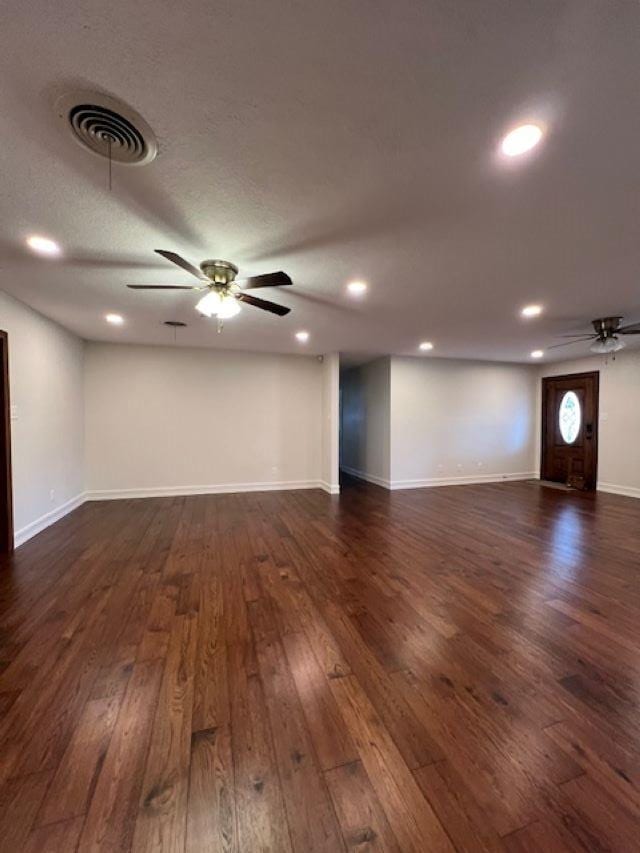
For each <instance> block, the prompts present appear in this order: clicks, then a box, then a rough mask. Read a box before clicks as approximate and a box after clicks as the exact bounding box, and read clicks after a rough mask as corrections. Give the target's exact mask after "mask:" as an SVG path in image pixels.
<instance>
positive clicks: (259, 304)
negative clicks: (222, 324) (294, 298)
mask: <svg viewBox="0 0 640 853" xmlns="http://www.w3.org/2000/svg"><path fill="white" fill-rule="evenodd" d="M236 299H239V300H240V302H246V303H247V305H253V307H254V308H262V310H263V311H270V312H271V313H272V314H277V315H278V316H279V317H284V315H285V314H288V313H289V311H291V308H285V306H284V305H276V303H275V302H267V300H266V299H258V298H257V297H256V296H249V294H248V293H238V294H237V296H236Z"/></svg>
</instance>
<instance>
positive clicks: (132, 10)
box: [0, 0, 640, 361]
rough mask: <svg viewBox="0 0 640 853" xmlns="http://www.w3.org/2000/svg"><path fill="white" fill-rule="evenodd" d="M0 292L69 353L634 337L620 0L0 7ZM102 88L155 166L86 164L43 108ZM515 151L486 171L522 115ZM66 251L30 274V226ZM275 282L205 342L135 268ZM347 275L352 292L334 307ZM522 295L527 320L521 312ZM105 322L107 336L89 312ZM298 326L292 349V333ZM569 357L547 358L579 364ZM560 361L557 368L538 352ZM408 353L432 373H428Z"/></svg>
mask: <svg viewBox="0 0 640 853" xmlns="http://www.w3.org/2000/svg"><path fill="white" fill-rule="evenodd" d="M3 11H4V14H3V26H2V30H1V33H0V74H1V75H2V80H3V86H2V89H1V93H0V129H1V133H2V149H3V150H2V155H3V164H2V165H3V186H2V193H1V194H0V211H1V212H0V288H2V289H3V290H6V291H7V292H8V293H11V294H13V295H14V296H16V297H18V298H19V299H22V300H23V301H24V302H26V303H28V304H29V305H32V306H33V307H34V308H36V309H38V310H39V311H41V312H42V313H44V314H46V315H47V316H49V317H52V318H53V319H55V320H57V321H58V322H60V323H61V324H63V325H64V326H66V327H67V328H69V329H71V330H72V331H74V332H76V333H78V334H79V335H81V336H82V337H84V338H88V339H97V340H113V341H125V342H140V343H169V342H171V341H173V332H172V331H171V330H170V329H167V328H166V327H164V326H163V325H162V322H163V321H164V320H182V321H185V322H187V323H188V324H189V325H188V327H187V328H186V329H184V330H180V331H179V333H178V341H179V342H180V343H183V344H186V345H197V346H214V347H224V348H242V349H250V350H259V351H276V352H300V351H301V350H302V351H305V352H313V353H321V352H330V351H337V350H340V351H349V352H351V353H393V354H405V355H406V354H410V355H414V354H417V349H416V348H417V344H418V343H419V342H420V341H421V340H425V339H428V340H431V341H433V343H434V344H435V348H434V350H433V355H437V356H448V357H463V358H482V359H499V360H510V361H526V360H527V359H528V358H529V353H530V351H531V350H532V349H537V348H544V347H546V346H548V345H550V344H552V343H554V342H557V337H556V336H557V335H558V334H561V333H567V332H572V331H575V330H578V331H580V330H582V329H583V328H588V326H589V321H590V320H591V319H592V318H593V317H599V316H603V315H608V314H623V315H624V316H625V320H626V321H628V322H630V321H634V320H640V286H639V276H638V272H639V269H640V239H639V236H640V235H639V233H638V232H639V228H640V192H638V186H637V182H638V174H639V170H638V150H639V143H640V63H639V62H638V55H639V50H640V6H639V5H638V3H637V2H635V0H634V2H625V0H619V2H615V3H605V2H602V0H536V2H535V3H534V2H530V0H484V2H482V3H479V2H475V0H396V2H394V3H389V2H385V0H346V2H345V0H322V2H316V3H312V2H307V3H304V2H303V3H291V2H286V0H272V2H269V3H259V2H255V0H253V2H246V0H232V2H216V3H213V4H212V3H211V2H207V1H206V0H198V1H197V2H195V0H191V2H189V0H187V2H185V3H183V4H180V6H179V7H178V6H176V5H175V4H174V3H164V2H158V0H153V2H152V0H138V2H136V3H131V2H130V0H111V2H109V3H105V2H104V0H89V2H86V3H83V4H78V3H76V2H72V0H58V2H56V3H49V4H45V3H42V2H37V3H36V2H34V0H19V1H18V0H8V2H6V3H5V4H4V6H3ZM78 88H80V89H91V90H99V91H102V92H105V93H108V94H111V95H113V96H115V97H117V98H120V99H122V100H124V101H126V102H127V103H129V104H130V105H131V106H132V107H133V108H134V109H136V110H137V111H138V112H139V113H140V114H141V115H142V116H143V117H144V119H145V120H146V121H147V122H148V123H149V125H150V126H151V127H152V128H153V129H154V131H155V134H156V136H157V138H158V142H159V151H160V153H159V156H158V158H157V159H156V160H155V161H154V162H153V163H151V164H150V165H147V166H145V167H141V168H131V167H129V168H127V167H120V168H118V167H117V166H116V167H114V174H113V187H112V190H111V191H109V190H108V188H107V170H106V163H105V161H104V160H101V159H100V158H98V157H95V156H94V155H91V154H90V153H87V152H85V151H83V150H82V149H81V148H80V147H79V146H78V145H76V144H75V143H74V142H73V140H72V139H71V137H70V136H69V135H68V134H67V133H66V132H65V131H64V129H63V127H62V125H61V123H60V122H59V120H58V119H57V117H56V115H55V111H54V108H53V105H54V103H55V101H56V99H57V98H58V97H59V96H60V95H61V94H64V93H66V92H68V91H70V90H74V89H78ZM527 120H534V121H537V122H542V123H543V124H545V125H546V126H547V128H548V133H547V136H546V138H545V140H544V142H543V144H542V145H541V146H540V147H539V148H538V149H536V150H535V152H533V153H532V154H530V155H526V156H525V157H523V158H521V159H514V160H511V161H506V160H505V159H504V158H501V157H499V156H497V153H496V152H497V149H498V144H499V141H500V139H501V137H502V135H503V134H504V133H505V132H506V131H507V130H509V129H510V128H511V127H513V126H514V125H517V124H520V123H522V122H523V121H527ZM31 233H38V234H44V235H46V236H49V237H52V238H54V239H56V240H58V241H59V242H60V243H61V245H62V246H63V248H64V256H63V257H62V258H60V259H56V260H46V259H43V258H38V257H34V256H33V255H30V254H28V253H27V251H26V250H25V248H24V239H25V237H26V236H27V235H28V234H31ZM155 248H163V249H170V250H174V251H177V252H179V253H181V254H182V255H184V256H185V257H187V258H188V259H190V260H192V261H194V262H196V263H197V262H198V261H200V260H202V259H203V258H205V257H222V258H226V259H228V260H231V261H234V262H235V263H236V264H237V265H238V266H239V267H240V273H241V275H243V274H247V275H252V274H257V273H261V272H269V271H272V270H277V269H283V270H285V271H287V272H288V273H289V274H290V275H291V276H292V278H293V279H294V282H295V286H294V287H292V288H289V289H288V290H287V291H286V292H285V291H284V289H283V290H268V291H267V290H263V291H262V292H261V294H260V295H261V296H264V297H266V298H267V299H272V300H274V301H278V302H282V303H284V304H286V305H289V306H290V307H291V308H292V309H293V310H292V312H291V314H289V315H288V316H287V317H286V318H283V319H281V318H277V317H273V316H271V315H268V314H263V313H262V312H260V311H257V310H255V309H251V308H249V307H245V308H244V309H243V311H242V313H241V315H240V316H239V317H237V318H235V319H234V320H231V321H228V323H227V324H225V327H224V331H223V332H222V334H220V335H219V334H217V333H216V326H215V323H212V322H211V321H206V320H204V319H201V318H199V317H198V315H197V314H196V313H195V311H194V310H193V305H194V303H195V301H196V299H195V297H194V296H193V295H190V294H188V293H186V294H185V293H181V292H179V291H178V292H173V293H171V292H169V293H145V292H135V291H130V290H127V289H126V288H125V284H126V283H137V284H145V283H188V282H189V277H188V275H187V274H186V273H182V272H181V271H180V270H178V269H174V268H172V267H171V265H170V264H168V263H167V262H166V261H163V260H162V259H161V258H158V257H157V256H155V255H154V254H153V250H154V249H155ZM353 278H361V279H365V280H366V281H367V282H368V284H369V290H368V293H367V295H366V297H365V298H363V299H360V300H354V299H353V298H350V297H348V296H347V295H346V293H345V285H346V283H347V282H348V281H349V280H351V279H353ZM530 302H539V303H542V304H543V305H544V307H545V313H544V315H543V316H542V317H541V318H539V319H536V320H528V321H524V320H522V319H521V318H520V317H519V310H520V308H521V307H522V306H523V305H525V304H527V303H530ZM108 311H117V312H119V313H121V314H123V315H124V316H125V319H126V322H125V324H124V326H122V327H120V328H113V327H111V326H109V325H108V324H106V323H105V321H104V314H105V313H106V312H108ZM300 329H307V330H308V331H309V332H310V340H309V343H308V344H307V345H306V346H304V347H303V346H301V345H300V344H299V343H298V342H297V341H296V340H295V338H294V333H295V332H296V331H297V330H300ZM586 351H587V347H586V345H584V344H583V345H574V346H571V347H567V348H566V349H564V350H560V353H561V354H566V356H567V357H569V356H571V357H572V356H577V355H580V354H581V353H582V352H585V353H586ZM552 352H554V353H555V357H556V358H557V357H558V351H557V350H556V351H552ZM427 357H430V356H427Z"/></svg>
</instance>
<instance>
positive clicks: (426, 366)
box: [391, 358, 537, 488]
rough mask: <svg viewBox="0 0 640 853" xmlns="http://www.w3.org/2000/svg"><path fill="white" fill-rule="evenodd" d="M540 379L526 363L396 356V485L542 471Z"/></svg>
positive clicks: (393, 455)
mask: <svg viewBox="0 0 640 853" xmlns="http://www.w3.org/2000/svg"><path fill="white" fill-rule="evenodd" d="M536 384H537V371H536V369H535V368H533V367H530V366H528V365H513V364H499V363H494V362H472V361H458V360H453V359H434V358H393V359H392V360H391V481H392V488H413V487H418V486H433V485H443V484H447V483H464V482H482V481H491V480H502V479H526V478H528V477H534V476H537V474H536V468H535V456H536V441H537V429H536V421H535V412H536Z"/></svg>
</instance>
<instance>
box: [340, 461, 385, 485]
mask: <svg viewBox="0 0 640 853" xmlns="http://www.w3.org/2000/svg"><path fill="white" fill-rule="evenodd" d="M340 470H341V471H344V472H345V473H346V474H350V475H351V476H352V477H355V478H356V479H357V480H366V482H367V483H373V484H374V486H382V488H383V489H390V488H391V482H390V481H389V480H385V479H383V478H382V477H378V476H377V475H376V474H368V473H367V472H366V471H359V470H358V469H357V468H349V467H347V466H346V465H341V466H340Z"/></svg>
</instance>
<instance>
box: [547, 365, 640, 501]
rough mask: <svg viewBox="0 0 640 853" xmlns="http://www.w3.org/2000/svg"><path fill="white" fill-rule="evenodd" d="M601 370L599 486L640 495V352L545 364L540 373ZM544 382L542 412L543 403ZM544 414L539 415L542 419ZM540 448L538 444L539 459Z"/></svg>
mask: <svg viewBox="0 0 640 853" xmlns="http://www.w3.org/2000/svg"><path fill="white" fill-rule="evenodd" d="M590 370H598V371H599V372H600V406H599V408H600V417H599V424H598V489H600V490H602V491H607V492H615V493H617V494H623V495H630V496H632V497H640V441H639V437H640V352H638V351H637V350H636V351H631V352H629V351H626V352H623V353H619V354H618V355H617V356H616V359H615V360H613V359H611V358H609V359H608V360H605V359H604V358H603V356H593V357H590V358H582V359H574V360H572V361H564V362H560V363H558V364H545V365H542V367H541V368H540V371H539V376H540V378H541V379H542V377H544V376H561V375H562V374H565V373H584V372H586V371H590ZM541 390H542V382H541V381H540V388H539V391H538V413H540V411H541V406H542V394H541ZM539 421H540V416H538V422H539ZM539 452H540V448H539V446H538V459H539Z"/></svg>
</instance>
